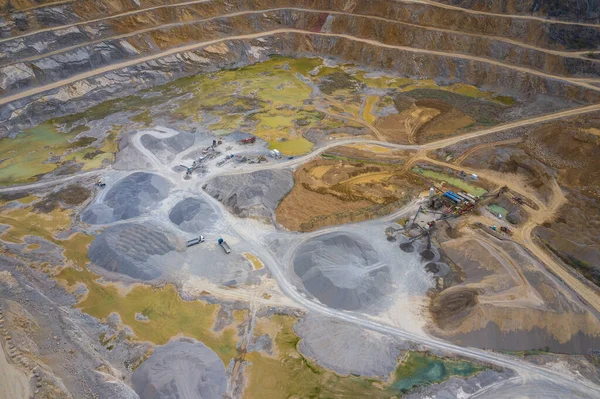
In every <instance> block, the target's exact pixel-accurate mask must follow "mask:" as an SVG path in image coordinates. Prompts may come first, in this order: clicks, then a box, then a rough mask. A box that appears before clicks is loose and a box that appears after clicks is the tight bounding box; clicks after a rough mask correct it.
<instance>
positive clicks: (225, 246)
mask: <svg viewBox="0 0 600 399" xmlns="http://www.w3.org/2000/svg"><path fill="white" fill-rule="evenodd" d="M219 245H220V246H221V248H223V251H225V253H226V254H229V253H231V248H229V245H228V244H227V242H226V241H225V240H224V239H222V238H219Z"/></svg>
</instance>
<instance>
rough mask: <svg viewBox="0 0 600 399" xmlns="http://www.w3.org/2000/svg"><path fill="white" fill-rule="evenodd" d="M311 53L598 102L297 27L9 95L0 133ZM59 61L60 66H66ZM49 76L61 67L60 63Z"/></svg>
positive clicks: (568, 88)
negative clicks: (203, 75) (202, 76)
mask: <svg viewBox="0 0 600 399" xmlns="http://www.w3.org/2000/svg"><path fill="white" fill-rule="evenodd" d="M273 54H280V55H288V56H300V55H308V56H312V55H317V56H323V57H334V58H337V59H340V60H345V61H350V62H353V63H357V64H361V65H365V66H369V67H372V68H380V69H385V70H390V71H393V72H397V73H400V74H404V75H407V76H410V77H413V78H426V77H427V78H429V77H435V78H436V80H437V81H438V82H440V83H444V84H450V83H457V82H465V83H470V84H473V85H476V86H479V87H482V88H484V89H490V90H494V91H497V92H499V93H503V94H507V95H512V96H516V97H520V98H522V99H532V98H534V97H535V96H537V95H544V94H546V95H552V96H556V97H562V101H564V100H566V99H568V100H571V101H573V104H577V103H589V102H594V101H598V100H599V99H600V98H599V96H600V93H599V92H598V91H595V90H589V89H585V88H582V87H579V86H575V85H571V84H568V83H566V82H562V81H560V80H556V79H551V78H545V77H542V76H537V75H531V74H525V73H522V72H521V71H519V70H516V69H509V68H506V67H502V66H499V65H494V64H490V63H486V62H482V61H476V60H470V59H465V58H458V57H447V56H440V55H437V54H428V53H420V52H413V51H409V50H399V49H395V48H386V47H380V46H375V45H373V44H371V43H369V42H365V41H356V40H353V39H352V38H347V37H341V36H321V35H319V34H313V33H304V32H288V33H265V34H264V35H263V36H261V37H256V38H253V39H246V40H231V41H223V42H220V43H218V44H214V45H210V46H205V47H203V48H199V49H198V50H194V51H187V52H182V53H176V54H173V55H169V56H166V57H163V58H160V59H155V60H152V61H148V62H145V63H140V64H135V65H131V66H129V67H127V68H123V69H118V70H114V71H111V72H109V73H106V74H104V75H97V76H93V77H90V78H87V79H83V80H81V81H78V82H75V83H72V84H70V85H66V86H63V87H60V88H57V89H52V90H49V91H46V92H44V93H43V94H41V93H40V94H36V95H33V96H30V97H27V98H23V99H20V100H17V101H13V102H11V103H9V104H7V105H6V106H3V107H2V108H0V121H1V122H3V123H2V126H1V127H0V129H2V130H0V135H6V134H7V133H9V132H15V131H19V130H20V129H23V128H24V127H28V126H31V125H34V124H36V123H39V122H40V121H42V116H43V120H45V119H48V118H50V117H53V116H59V115H64V114H69V113H73V112H76V111H81V109H84V108H87V107H89V106H91V105H94V104H97V103H99V102H102V101H106V100H107V99H109V98H115V97H121V96H125V95H129V94H132V93H134V92H137V91H139V90H141V89H144V88H147V87H151V86H153V85H156V84H163V83H166V82H168V81H170V80H173V79H175V78H179V77H183V76H188V75H192V74H196V73H199V72H207V71H214V70H218V69H221V68H224V67H239V66H242V65H246V64H249V63H252V62H256V61H260V60H264V59H266V58H267V57H268V56H269V55H273ZM68 68H69V66H68V65H64V66H63V67H62V69H68ZM54 70H55V71H56V72H55V73H56V74H61V73H64V72H62V71H61V67H57V68H55V69H54Z"/></svg>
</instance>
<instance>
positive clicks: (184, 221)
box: [169, 197, 217, 234]
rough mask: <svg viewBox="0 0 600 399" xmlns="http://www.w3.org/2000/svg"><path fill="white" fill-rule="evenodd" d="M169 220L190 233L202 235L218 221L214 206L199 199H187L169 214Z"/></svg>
mask: <svg viewBox="0 0 600 399" xmlns="http://www.w3.org/2000/svg"><path fill="white" fill-rule="evenodd" d="M169 219H170V220H171V222H173V223H175V224H176V225H177V226H179V228H180V229H181V230H183V231H186V232H188V233H193V234H195V233H200V232H202V231H204V230H206V229H207V228H209V227H211V226H212V225H214V224H215V222H216V221H217V215H216V213H215V210H214V209H213V207H212V206H210V205H209V204H208V203H207V202H206V201H204V200H201V199H199V198H192V197H190V198H186V199H184V200H183V201H180V202H178V203H177V205H175V206H174V207H173V209H171V212H169Z"/></svg>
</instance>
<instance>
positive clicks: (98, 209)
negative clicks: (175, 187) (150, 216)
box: [81, 172, 171, 224]
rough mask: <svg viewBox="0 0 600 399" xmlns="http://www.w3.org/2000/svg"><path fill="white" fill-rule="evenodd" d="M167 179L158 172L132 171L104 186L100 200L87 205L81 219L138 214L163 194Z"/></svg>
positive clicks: (109, 220)
mask: <svg viewBox="0 0 600 399" xmlns="http://www.w3.org/2000/svg"><path fill="white" fill-rule="evenodd" d="M170 188H171V183H169V182H168V181H167V180H166V179H164V178H163V177H161V176H158V175H155V174H152V173H145V172H136V173H132V174H131V175H129V176H127V177H125V178H124V179H121V180H120V181H119V182H117V184H115V185H114V186H113V187H111V188H108V190H109V191H108V192H107V193H106V195H105V196H104V198H103V200H102V202H101V203H98V204H94V205H92V206H90V207H89V208H88V209H86V211H85V212H84V213H83V215H82V217H81V219H82V220H83V221H84V222H85V223H90V224H107V223H113V222H117V221H119V220H126V219H131V218H134V217H137V216H140V215H141V214H142V213H143V212H144V211H146V210H148V209H150V208H152V207H153V206H154V205H156V204H157V203H158V202H160V201H162V200H164V199H165V198H167V196H168V194H169V189H170Z"/></svg>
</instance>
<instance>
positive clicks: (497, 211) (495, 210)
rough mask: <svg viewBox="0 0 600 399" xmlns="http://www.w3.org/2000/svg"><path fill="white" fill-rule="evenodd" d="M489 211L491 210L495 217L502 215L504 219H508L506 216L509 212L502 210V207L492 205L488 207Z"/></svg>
mask: <svg viewBox="0 0 600 399" xmlns="http://www.w3.org/2000/svg"><path fill="white" fill-rule="evenodd" d="M488 209H489V210H490V212H492V213H493V214H495V215H498V214H500V215H502V217H503V218H505V217H506V214H508V210H507V209H504V208H502V207H501V206H500V205H496V204H492V205H490V206H488Z"/></svg>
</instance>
